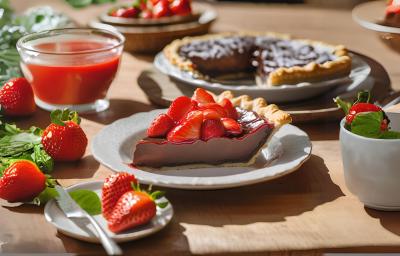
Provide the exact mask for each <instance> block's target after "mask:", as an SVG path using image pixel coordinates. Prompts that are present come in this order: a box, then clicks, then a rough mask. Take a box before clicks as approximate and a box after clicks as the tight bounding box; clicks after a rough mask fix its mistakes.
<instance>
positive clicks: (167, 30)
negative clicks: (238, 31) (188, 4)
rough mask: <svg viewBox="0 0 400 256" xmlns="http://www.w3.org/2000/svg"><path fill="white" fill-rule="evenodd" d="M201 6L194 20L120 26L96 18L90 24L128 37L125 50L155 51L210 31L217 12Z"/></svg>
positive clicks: (209, 7) (203, 5)
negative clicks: (177, 40)
mask: <svg viewBox="0 0 400 256" xmlns="http://www.w3.org/2000/svg"><path fill="white" fill-rule="evenodd" d="M197 6H199V5H198V4H197ZM201 6H202V8H203V9H202V10H204V11H202V13H201V15H200V17H199V18H198V20H196V21H192V22H186V23H179V24H170V25H157V26H156V25H154V26H148V25H147V26H118V25H110V24H105V23H103V22H101V21H99V20H94V21H91V22H89V24H88V25H89V27H92V28H100V29H107V30H117V31H118V32H120V33H122V34H123V35H124V36H125V38H126V41H125V47H124V49H125V51H129V52H136V53H155V52H158V51H160V50H162V49H163V48H164V46H166V45H167V44H169V43H170V42H171V41H173V40H175V39H178V38H182V37H185V36H195V35H202V34H206V33H208V31H209V30H210V27H211V25H212V24H213V22H214V21H215V20H216V18H217V13H216V11H215V10H214V9H213V8H212V7H211V6H210V5H206V4H202V5H201Z"/></svg>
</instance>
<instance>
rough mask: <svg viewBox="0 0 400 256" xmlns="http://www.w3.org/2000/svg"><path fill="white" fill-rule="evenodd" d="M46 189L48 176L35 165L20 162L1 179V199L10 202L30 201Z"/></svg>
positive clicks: (11, 166) (15, 163)
mask: <svg viewBox="0 0 400 256" xmlns="http://www.w3.org/2000/svg"><path fill="white" fill-rule="evenodd" d="M45 187H46V176H45V175H44V174H43V173H42V172H41V171H40V170H39V168H38V167H37V166H36V164H35V163H33V162H31V161H28V160H19V161H17V162H14V163H13V164H11V165H10V166H9V167H8V168H7V169H5V170H4V172H3V176H2V177H1V178H0V198H2V199H4V200H7V201H9V202H24V201H30V200H32V199H33V198H34V197H36V196H37V195H39V194H40V193H41V192H42V191H43V190H44V189H45Z"/></svg>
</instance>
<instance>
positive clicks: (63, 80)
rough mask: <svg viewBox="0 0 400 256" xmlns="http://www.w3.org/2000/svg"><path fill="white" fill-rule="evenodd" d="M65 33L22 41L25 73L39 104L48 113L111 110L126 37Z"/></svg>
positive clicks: (91, 31) (86, 32) (80, 30)
mask: <svg viewBox="0 0 400 256" xmlns="http://www.w3.org/2000/svg"><path fill="white" fill-rule="evenodd" d="M63 30H67V31H63ZM63 30H54V31H56V32H58V33H56V35H51V36H49V35H48V36H43V37H39V38H34V39H32V40H26V41H22V43H20V41H21V40H22V39H24V38H22V39H21V40H20V41H19V43H20V45H21V44H22V46H20V48H18V50H19V52H20V54H21V57H22V63H21V67H22V71H23V73H24V75H25V77H26V78H27V79H28V80H29V81H30V83H31V84H32V88H33V91H34V93H35V99H36V103H37V104H38V106H40V107H42V108H44V109H47V110H53V109H57V108H64V107H68V108H70V109H73V110H77V111H79V112H92V111H95V112H99V111H102V110H105V109H107V108H108V105H109V103H108V101H107V100H106V99H105V98H106V94H107V91H108V89H109V87H110V85H111V83H112V81H113V80H114V77H115V75H116V73H117V70H118V66H119V63H120V57H121V53H122V45H123V37H122V36H121V35H120V36H121V37H122V39H121V38H118V35H116V36H115V35H113V34H111V35H108V34H107V33H111V32H108V31H97V30H95V32H96V33H93V30H91V29H63ZM44 33H48V32H44ZM38 34H40V33H38ZM113 36H114V37H115V38H113ZM28 39H29V35H28Z"/></svg>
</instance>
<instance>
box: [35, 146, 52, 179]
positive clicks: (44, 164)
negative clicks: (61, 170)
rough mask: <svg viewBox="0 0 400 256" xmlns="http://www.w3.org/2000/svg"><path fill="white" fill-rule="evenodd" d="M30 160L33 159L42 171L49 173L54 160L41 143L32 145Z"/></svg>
mask: <svg viewBox="0 0 400 256" xmlns="http://www.w3.org/2000/svg"><path fill="white" fill-rule="evenodd" d="M31 157H32V161H34V162H35V163H36V164H37V166H38V167H39V169H41V170H42V171H43V172H44V173H49V172H51V171H52V170H53V167H54V160H53V158H51V156H49V155H48V154H47V152H46V151H45V150H44V149H43V147H42V145H41V144H38V145H35V146H34V147H33V153H32V155H31Z"/></svg>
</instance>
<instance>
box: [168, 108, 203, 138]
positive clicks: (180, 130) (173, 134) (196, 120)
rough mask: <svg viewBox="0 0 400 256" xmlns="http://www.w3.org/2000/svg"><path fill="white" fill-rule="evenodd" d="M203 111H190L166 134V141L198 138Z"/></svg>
mask: <svg viewBox="0 0 400 256" xmlns="http://www.w3.org/2000/svg"><path fill="white" fill-rule="evenodd" d="M202 123H203V113H202V112H201V111H198V110H195V111H192V112H190V113H189V114H188V115H187V116H186V117H185V119H184V120H182V122H181V123H180V124H179V125H178V126H176V127H175V128H173V129H172V130H171V131H170V132H169V133H168V135H167V139H168V141H171V142H184V141H193V140H198V139H200V134H201V124H202Z"/></svg>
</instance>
